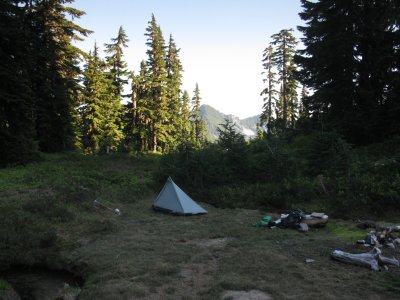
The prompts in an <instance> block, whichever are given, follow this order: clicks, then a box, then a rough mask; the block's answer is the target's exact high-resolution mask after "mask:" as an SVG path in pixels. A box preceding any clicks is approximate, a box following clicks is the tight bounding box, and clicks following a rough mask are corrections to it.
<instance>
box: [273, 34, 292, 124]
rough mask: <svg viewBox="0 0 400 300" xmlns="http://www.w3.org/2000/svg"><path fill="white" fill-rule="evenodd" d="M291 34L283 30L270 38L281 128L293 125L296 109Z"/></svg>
mask: <svg viewBox="0 0 400 300" xmlns="http://www.w3.org/2000/svg"><path fill="white" fill-rule="evenodd" d="M292 32H293V29H283V30H281V31H280V32H279V33H277V34H274V35H272V36H271V38H272V42H271V45H272V46H274V51H273V53H272V55H271V60H272V62H273V63H274V65H275V66H276V68H277V69H278V75H279V82H280V83H281V86H282V88H281V95H280V101H281V103H280V105H279V106H280V107H281V108H282V115H281V118H282V127H283V128H287V127H288V126H289V125H292V126H293V125H294V121H295V118H296V109H297V93H296V88H297V83H296V79H295V71H296V66H295V64H294V60H293V59H294V55H295V53H296V49H295V48H296V44H297V42H296V39H295V37H294V36H293V34H292Z"/></svg>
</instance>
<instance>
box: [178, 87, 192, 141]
mask: <svg viewBox="0 0 400 300" xmlns="http://www.w3.org/2000/svg"><path fill="white" fill-rule="evenodd" d="M190 115H191V112H190V96H189V92H188V91H186V90H185V91H184V92H183V94H182V99H181V111H180V121H181V123H180V124H179V125H180V126H179V131H180V132H179V134H178V138H179V140H178V144H180V145H182V144H187V143H190V136H191V132H190V129H191V126H190Z"/></svg>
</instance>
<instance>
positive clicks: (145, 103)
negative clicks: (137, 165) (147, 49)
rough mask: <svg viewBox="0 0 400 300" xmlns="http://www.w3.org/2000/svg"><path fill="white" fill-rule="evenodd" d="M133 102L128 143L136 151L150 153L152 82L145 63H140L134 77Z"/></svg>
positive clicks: (128, 118)
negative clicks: (137, 72)
mask: <svg viewBox="0 0 400 300" xmlns="http://www.w3.org/2000/svg"><path fill="white" fill-rule="evenodd" d="M131 89H132V93H131V101H130V102H128V104H127V117H126V120H127V122H126V124H127V125H126V130H125V134H126V137H127V141H128V143H129V144H131V145H132V147H133V149H134V150H136V151H148V150H150V145H151V126H150V120H151V118H150V116H151V105H152V103H151V97H150V96H151V93H150V91H151V82H150V74H149V71H148V68H147V65H146V62H145V61H141V63H140V72H139V74H138V75H136V76H132V88H131Z"/></svg>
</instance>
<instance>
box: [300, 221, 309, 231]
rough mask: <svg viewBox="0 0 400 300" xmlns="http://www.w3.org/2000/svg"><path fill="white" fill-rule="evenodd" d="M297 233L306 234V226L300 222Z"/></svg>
mask: <svg viewBox="0 0 400 300" xmlns="http://www.w3.org/2000/svg"><path fill="white" fill-rule="evenodd" d="M299 231H300V232H307V231H308V225H307V224H306V223H304V222H301V223H300V224H299Z"/></svg>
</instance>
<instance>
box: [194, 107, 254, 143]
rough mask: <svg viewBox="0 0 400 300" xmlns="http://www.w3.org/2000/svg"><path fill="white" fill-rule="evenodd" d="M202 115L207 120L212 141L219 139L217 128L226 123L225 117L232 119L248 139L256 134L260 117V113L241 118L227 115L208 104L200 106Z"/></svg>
mask: <svg viewBox="0 0 400 300" xmlns="http://www.w3.org/2000/svg"><path fill="white" fill-rule="evenodd" d="M200 115H201V116H203V118H204V121H205V122H206V128H207V133H208V139H209V140H210V141H215V140H216V139H218V130H217V128H218V127H220V124H223V123H225V119H228V120H230V121H232V122H233V123H234V124H235V129H236V130H237V132H240V133H242V134H243V135H244V136H245V137H246V138H247V139H250V138H251V137H254V136H255V135H256V132H257V123H258V122H259V119H260V116H259V115H256V116H253V117H249V118H245V119H240V118H239V117H237V116H234V115H226V114H224V113H222V112H220V111H218V110H216V109H215V108H214V107H212V106H210V105H206V104H203V105H201V106H200Z"/></svg>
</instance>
